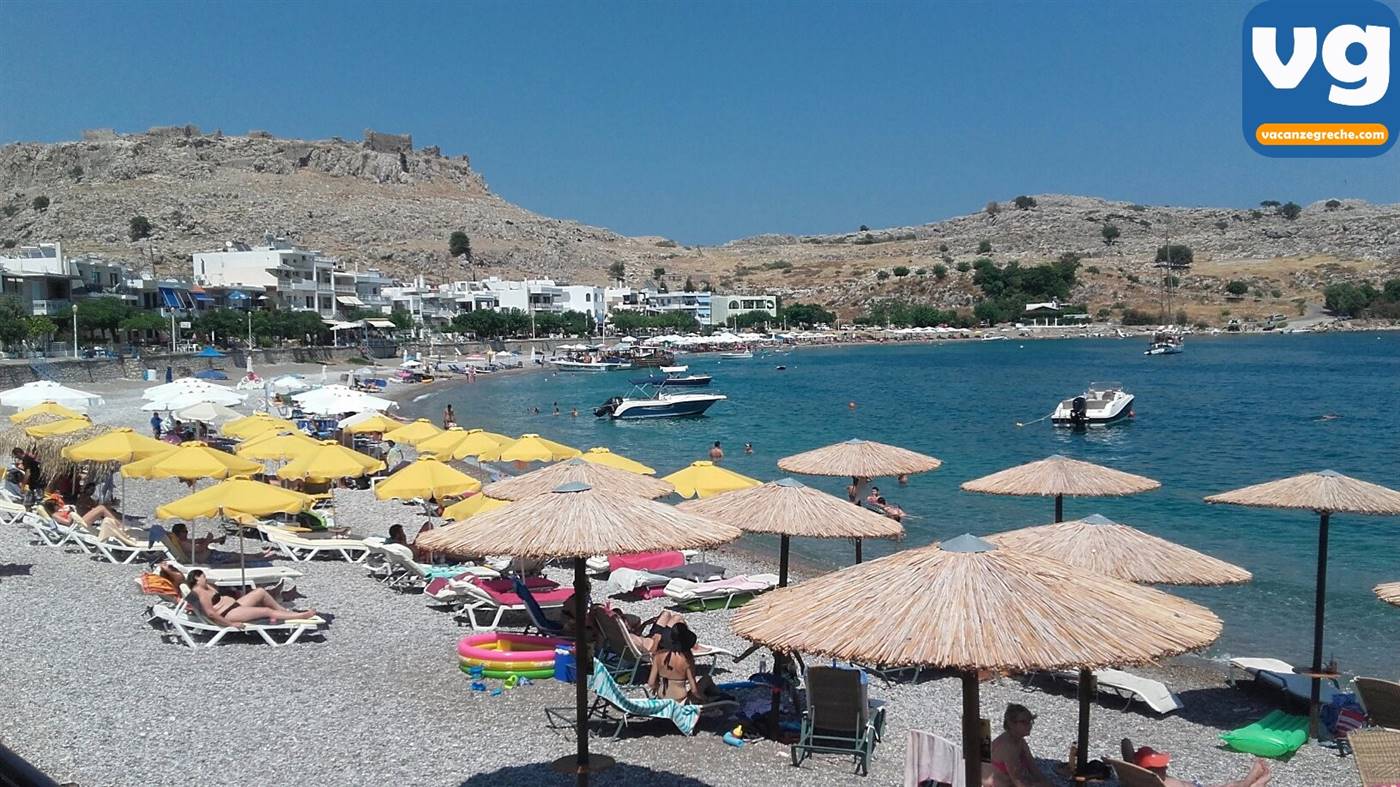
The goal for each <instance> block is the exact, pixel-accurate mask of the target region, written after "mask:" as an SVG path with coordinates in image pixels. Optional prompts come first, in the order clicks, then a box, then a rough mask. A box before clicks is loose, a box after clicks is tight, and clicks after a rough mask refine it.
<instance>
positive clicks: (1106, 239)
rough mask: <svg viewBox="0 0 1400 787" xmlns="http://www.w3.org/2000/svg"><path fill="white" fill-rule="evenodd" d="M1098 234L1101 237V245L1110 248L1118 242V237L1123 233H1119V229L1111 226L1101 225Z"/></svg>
mask: <svg viewBox="0 0 1400 787" xmlns="http://www.w3.org/2000/svg"><path fill="white" fill-rule="evenodd" d="M1099 234H1101V235H1103V245H1105V246H1112V245H1113V244H1114V243H1117V242H1118V236H1120V235H1122V234H1123V233H1122V232H1121V231H1119V229H1118V228H1117V227H1116V226H1114V225H1112V224H1105V225H1103V229H1102V230H1099Z"/></svg>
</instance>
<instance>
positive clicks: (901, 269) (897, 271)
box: [894, 265, 909, 279]
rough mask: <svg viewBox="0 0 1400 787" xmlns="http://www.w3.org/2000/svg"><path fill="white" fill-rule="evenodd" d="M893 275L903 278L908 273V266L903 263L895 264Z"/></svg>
mask: <svg viewBox="0 0 1400 787" xmlns="http://www.w3.org/2000/svg"><path fill="white" fill-rule="evenodd" d="M894 275H895V276H898V277H900V278H901V279H902V278H904V277H905V276H908V275H909V268H908V266H905V265H896V266H895V267H894Z"/></svg>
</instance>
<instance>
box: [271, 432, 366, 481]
mask: <svg viewBox="0 0 1400 787" xmlns="http://www.w3.org/2000/svg"><path fill="white" fill-rule="evenodd" d="M383 469H384V463H383V462H381V461H379V460H378V459H375V458H374V457H372V456H366V455H365V454H362V453H360V452H359V451H354V450H351V449H349V448H346V447H345V446H343V445H341V444H340V443H337V442H336V441H334V440H322V441H321V442H320V444H318V445H317V446H316V447H315V448H310V449H307V451H306V452H305V453H303V454H301V455H300V456H298V457H297V458H296V459H293V460H292V461H291V462H288V463H287V464H286V466H284V467H282V468H280V469H279V470H278V471H277V477H278V478H285V479H289V480H290V479H297V478H302V479H310V480H313V481H329V480H331V479H336V478H359V477H360V476H362V475H365V474H366V473H373V472H376V471H379V470H383Z"/></svg>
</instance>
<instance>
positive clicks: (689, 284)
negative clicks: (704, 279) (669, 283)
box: [681, 276, 695, 292]
mask: <svg viewBox="0 0 1400 787" xmlns="http://www.w3.org/2000/svg"><path fill="white" fill-rule="evenodd" d="M681 289H682V290H684V291H685V292H695V281H694V280H693V279H691V278H690V277H689V276H686V277H685V284H684V285H683V286H682V287H681Z"/></svg>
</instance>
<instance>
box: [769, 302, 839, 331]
mask: <svg viewBox="0 0 1400 787" xmlns="http://www.w3.org/2000/svg"><path fill="white" fill-rule="evenodd" d="M778 319H780V320H783V321H785V322H787V323H788V324H789V325H796V326H798V327H799V328H811V327H814V326H817V325H835V324H836V313H835V312H831V311H828V310H826V309H823V308H822V307H820V306H818V305H817V304H815V303H794V304H791V305H789V306H784V307H783V308H781V309H779V310H778Z"/></svg>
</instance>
